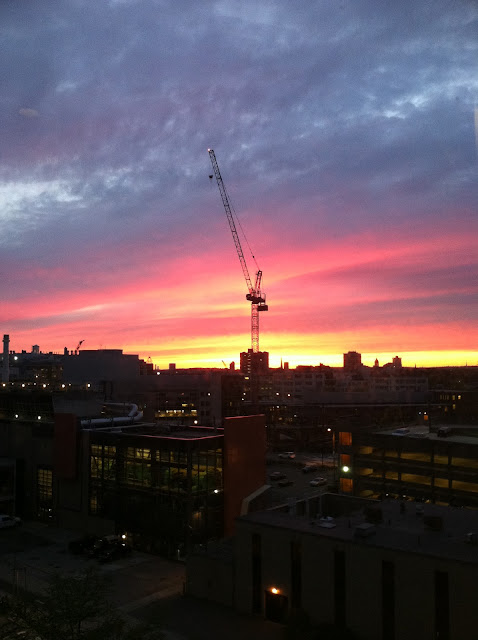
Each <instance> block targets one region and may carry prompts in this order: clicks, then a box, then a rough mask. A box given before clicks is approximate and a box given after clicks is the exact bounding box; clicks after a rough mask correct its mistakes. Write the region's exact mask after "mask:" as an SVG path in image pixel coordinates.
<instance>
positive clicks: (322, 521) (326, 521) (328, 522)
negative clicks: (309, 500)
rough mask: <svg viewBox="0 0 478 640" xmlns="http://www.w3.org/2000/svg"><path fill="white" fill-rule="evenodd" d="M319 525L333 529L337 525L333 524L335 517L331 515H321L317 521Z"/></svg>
mask: <svg viewBox="0 0 478 640" xmlns="http://www.w3.org/2000/svg"><path fill="white" fill-rule="evenodd" d="M317 522H318V524H319V527H323V528H324V529H333V528H334V527H336V526H337V525H336V524H335V519H334V518H332V516H322V517H321V518H319V520H318V521H317Z"/></svg>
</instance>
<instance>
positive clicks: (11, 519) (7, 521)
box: [0, 513, 22, 529]
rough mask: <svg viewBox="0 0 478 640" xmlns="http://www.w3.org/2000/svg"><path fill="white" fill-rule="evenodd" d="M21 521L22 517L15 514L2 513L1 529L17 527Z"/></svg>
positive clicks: (0, 517)
mask: <svg viewBox="0 0 478 640" xmlns="http://www.w3.org/2000/svg"><path fill="white" fill-rule="evenodd" d="M21 523H22V521H21V519H20V518H16V517H15V516H7V515H5V514H4V513H1V514H0V529H7V528H8V527H16V526H17V525H19V524H21Z"/></svg>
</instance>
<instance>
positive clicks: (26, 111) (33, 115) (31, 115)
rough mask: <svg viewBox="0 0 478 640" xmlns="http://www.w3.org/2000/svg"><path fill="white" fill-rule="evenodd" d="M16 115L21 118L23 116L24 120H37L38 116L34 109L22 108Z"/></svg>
mask: <svg viewBox="0 0 478 640" xmlns="http://www.w3.org/2000/svg"><path fill="white" fill-rule="evenodd" d="M18 113H19V114H20V115H22V116H25V118H37V117H38V116H39V113H38V111H37V110H36V109H28V108H23V109H20V110H19V112H18Z"/></svg>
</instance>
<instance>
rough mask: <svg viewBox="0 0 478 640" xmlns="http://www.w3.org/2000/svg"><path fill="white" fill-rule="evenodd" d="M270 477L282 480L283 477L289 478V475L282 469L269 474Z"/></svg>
mask: <svg viewBox="0 0 478 640" xmlns="http://www.w3.org/2000/svg"><path fill="white" fill-rule="evenodd" d="M269 478H270V479H271V480H282V478H287V476H286V474H285V473H282V471H273V472H272V473H270V474H269Z"/></svg>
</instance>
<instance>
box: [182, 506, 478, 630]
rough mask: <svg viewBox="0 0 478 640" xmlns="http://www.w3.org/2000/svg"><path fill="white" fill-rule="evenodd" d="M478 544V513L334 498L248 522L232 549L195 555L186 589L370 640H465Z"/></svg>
mask: <svg viewBox="0 0 478 640" xmlns="http://www.w3.org/2000/svg"><path fill="white" fill-rule="evenodd" d="M299 506H300V509H299ZM477 541H478V518H477V515H476V512H474V511H469V510H457V509H452V508H449V507H439V506H437V505H428V504H426V505H421V504H420V505H417V504H415V503H410V502H400V501H390V500H389V501H383V502H381V503H376V502H374V501H368V500H360V499H356V498H352V499H350V502H348V499H344V497H343V496H333V495H330V494H326V495H324V496H322V498H320V499H319V498H314V499H312V500H311V501H309V502H307V503H305V504H303V505H299V504H296V505H289V507H288V508H285V509H284V508H283V509H275V510H270V511H262V512H257V513H251V514H248V515H246V516H242V517H240V518H239V519H238V520H237V523H236V535H235V539H234V543H233V545H231V546H230V547H229V550H228V548H227V545H222V554H221V553H219V550H218V547H216V548H213V549H212V550H211V553H208V554H206V553H204V554H203V556H202V558H201V557H200V556H199V555H196V556H193V557H191V562H190V563H189V562H188V575H187V588H188V590H189V591H190V592H191V593H193V594H197V595H200V594H201V593H202V594H203V597H204V596H206V597H209V598H210V599H215V600H218V601H222V602H223V603H224V604H229V605H230V606H233V607H234V608H235V609H236V610H238V611H240V612H243V613H256V614H258V615H262V616H264V617H265V618H268V619H271V620H274V621H277V622H285V621H287V619H288V618H289V617H290V616H291V615H293V614H294V613H296V612H302V613H304V614H306V615H307V616H308V617H309V619H310V620H311V621H312V623H314V624H317V625H319V624H331V625H335V626H336V627H338V628H347V629H349V630H351V631H352V632H354V633H355V634H356V635H357V637H359V638H367V640H436V639H437V638H440V639H443V638H445V639H447V640H463V638H473V637H476V629H477V628H478V608H477V607H476V589H475V584H476V573H477V569H478V552H477V549H478V547H477V546H476V545H477ZM228 551H229V553H228ZM228 567H229V570H228ZM231 576H233V578H232V579H231ZM226 596H227V598H228V602H226V601H225V599H226Z"/></svg>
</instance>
